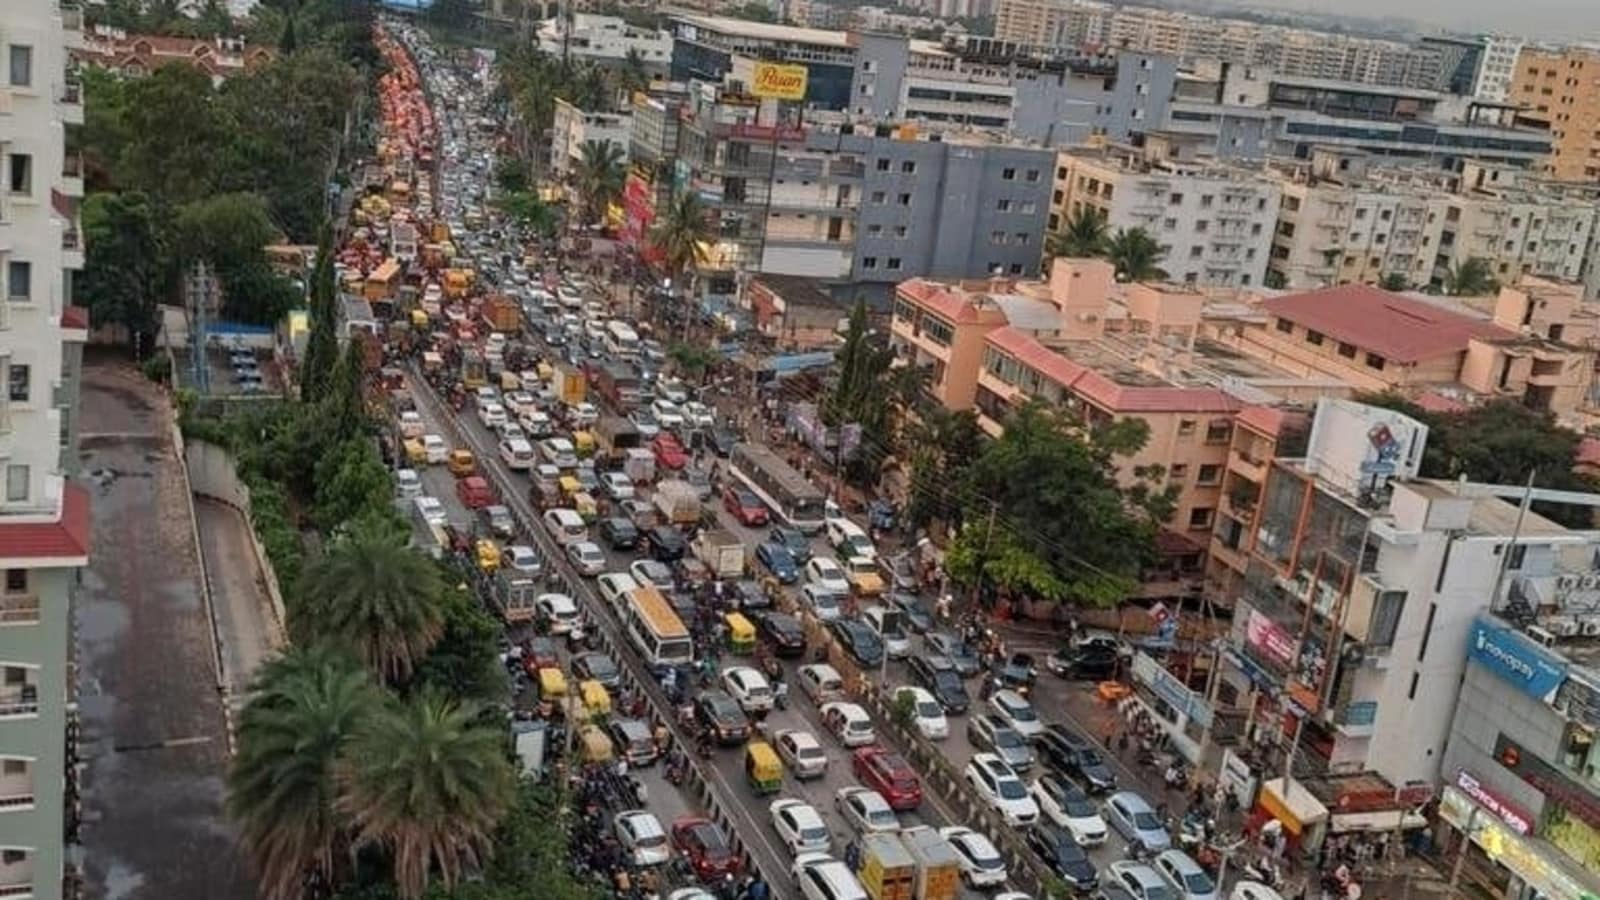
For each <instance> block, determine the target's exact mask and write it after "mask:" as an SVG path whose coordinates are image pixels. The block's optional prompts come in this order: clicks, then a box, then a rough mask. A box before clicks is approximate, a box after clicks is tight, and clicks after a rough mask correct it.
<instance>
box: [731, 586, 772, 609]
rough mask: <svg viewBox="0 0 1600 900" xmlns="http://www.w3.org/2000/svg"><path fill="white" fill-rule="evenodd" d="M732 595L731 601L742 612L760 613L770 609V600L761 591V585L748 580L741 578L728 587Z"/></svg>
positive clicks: (765, 593)
mask: <svg viewBox="0 0 1600 900" xmlns="http://www.w3.org/2000/svg"><path fill="white" fill-rule="evenodd" d="M728 590H729V591H731V592H732V593H733V600H734V602H736V603H737V604H738V608H739V609H740V611H742V612H746V613H749V612H760V611H761V610H763V609H771V608H772V598H771V597H769V596H767V592H766V591H764V590H762V589H761V585H759V584H757V583H756V582H754V581H751V580H750V579H748V578H741V579H740V580H738V581H735V582H734V583H733V584H731V585H729V586H728Z"/></svg>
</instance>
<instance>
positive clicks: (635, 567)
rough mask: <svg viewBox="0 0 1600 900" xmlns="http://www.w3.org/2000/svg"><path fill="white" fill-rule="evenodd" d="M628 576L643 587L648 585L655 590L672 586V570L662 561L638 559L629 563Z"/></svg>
mask: <svg viewBox="0 0 1600 900" xmlns="http://www.w3.org/2000/svg"><path fill="white" fill-rule="evenodd" d="M628 574H629V575H632V576H633V580H634V581H636V582H638V583H639V584H641V585H644V584H648V585H650V586H651V587H655V588H664V587H671V586H672V570H671V569H669V568H667V564H666V563H664V562H661V561H660V560H655V559H636V560H634V561H633V562H631V563H628Z"/></svg>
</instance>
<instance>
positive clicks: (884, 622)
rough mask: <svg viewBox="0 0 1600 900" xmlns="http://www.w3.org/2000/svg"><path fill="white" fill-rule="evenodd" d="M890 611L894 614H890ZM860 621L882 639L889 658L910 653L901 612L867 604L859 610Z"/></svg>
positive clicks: (909, 636) (907, 635) (908, 636)
mask: <svg viewBox="0 0 1600 900" xmlns="http://www.w3.org/2000/svg"><path fill="white" fill-rule="evenodd" d="M851 562H852V563H853V562H855V560H851ZM868 565H872V564H871V563H868ZM874 571H876V567H874ZM891 612H892V613H894V614H893V615H891ZM861 621H863V622H865V623H866V624H867V627H868V628H870V629H872V633H873V634H875V635H877V636H878V640H880V641H883V652H885V653H887V654H889V658H890V659H905V658H906V657H908V656H910V655H911V634H910V632H908V631H906V626H905V615H904V614H903V613H900V612H899V611H898V610H893V611H892V610H888V609H885V608H884V607H882V606H869V607H867V608H866V609H864V610H862V611H861Z"/></svg>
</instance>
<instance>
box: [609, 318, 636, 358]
mask: <svg viewBox="0 0 1600 900" xmlns="http://www.w3.org/2000/svg"><path fill="white" fill-rule="evenodd" d="M606 350H607V351H609V352H610V353H611V355H612V356H617V357H621V358H622V359H633V358H634V357H636V356H638V355H639V333H638V332H637V331H634V330H633V326H631V325H629V324H628V323H627V322H620V321H618V320H616V319H612V320H611V321H610V322H608V323H606Z"/></svg>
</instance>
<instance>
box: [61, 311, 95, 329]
mask: <svg viewBox="0 0 1600 900" xmlns="http://www.w3.org/2000/svg"><path fill="white" fill-rule="evenodd" d="M61 327H62V328H75V329H85V330H86V329H88V327H89V310H88V308H87V307H83V306H68V307H66V308H65V309H63V310H61Z"/></svg>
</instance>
